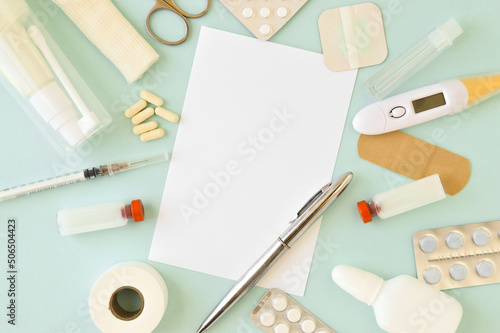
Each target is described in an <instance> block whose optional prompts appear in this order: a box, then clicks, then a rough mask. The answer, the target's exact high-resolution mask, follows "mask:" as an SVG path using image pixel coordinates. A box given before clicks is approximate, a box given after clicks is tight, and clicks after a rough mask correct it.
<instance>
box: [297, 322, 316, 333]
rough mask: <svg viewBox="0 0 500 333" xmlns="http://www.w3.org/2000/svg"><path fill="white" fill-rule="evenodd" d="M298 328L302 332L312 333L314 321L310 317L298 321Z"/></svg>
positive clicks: (314, 328)
mask: <svg viewBox="0 0 500 333" xmlns="http://www.w3.org/2000/svg"><path fill="white" fill-rule="evenodd" d="M300 329H301V330H302V332H304V333H313V332H314V330H316V323H315V322H314V321H313V320H311V319H306V320H304V321H303V322H301V323H300Z"/></svg>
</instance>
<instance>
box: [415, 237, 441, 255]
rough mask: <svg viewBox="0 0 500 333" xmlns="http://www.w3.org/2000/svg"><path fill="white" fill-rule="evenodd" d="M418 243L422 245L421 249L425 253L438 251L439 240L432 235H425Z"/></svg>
mask: <svg viewBox="0 0 500 333" xmlns="http://www.w3.org/2000/svg"><path fill="white" fill-rule="evenodd" d="M418 245H419V246H420V249H421V250H422V251H424V252H425V253H432V252H434V251H436V248H437V240H436V238H434V237H432V236H424V237H422V238H420V240H419V241H418Z"/></svg>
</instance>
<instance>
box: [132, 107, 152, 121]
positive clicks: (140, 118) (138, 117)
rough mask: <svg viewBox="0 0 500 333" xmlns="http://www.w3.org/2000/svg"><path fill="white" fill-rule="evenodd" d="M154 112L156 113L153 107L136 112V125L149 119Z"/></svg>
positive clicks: (134, 119)
mask: <svg viewBox="0 0 500 333" xmlns="http://www.w3.org/2000/svg"><path fill="white" fill-rule="evenodd" d="M154 114H155V110H154V109H153V108H151V107H149V108H147V109H146V110H144V111H141V112H139V113H138V114H136V115H135V116H133V117H132V123H133V124H134V125H138V124H140V123H142V122H143V121H144V120H146V119H148V118H149V117H151V116H152V115H154Z"/></svg>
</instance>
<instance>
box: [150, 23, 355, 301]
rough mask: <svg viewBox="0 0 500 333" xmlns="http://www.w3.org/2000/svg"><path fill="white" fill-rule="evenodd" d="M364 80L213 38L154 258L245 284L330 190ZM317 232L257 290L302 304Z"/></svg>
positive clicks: (251, 44) (241, 40) (205, 44)
mask: <svg viewBox="0 0 500 333" xmlns="http://www.w3.org/2000/svg"><path fill="white" fill-rule="evenodd" d="M355 78H356V71H355V70H354V71H347V72H342V73H335V72H332V71H330V70H328V69H327V68H326V67H325V65H324V62H323V57H322V55H321V54H316V53H312V52H308V51H303V50H299V49H295V48H291V47H287V46H283V45H278V44H273V43H270V42H263V41H259V40H257V39H254V38H249V37H244V36H240V35H236V34H232V33H228V32H223V31H219V30H215V29H211V28H207V27H203V28H202V30H201V33H200V37H199V41H198V46H197V50H196V55H195V59H194V63H193V68H192V72H191V77H190V81H189V86H188V89H187V93H186V99H185V102H184V109H183V111H182V119H181V122H180V125H179V130H178V134H177V138H176V142H175V146H174V151H173V153H172V161H171V164H170V168H169V172H168V176H167V180H166V184H165V191H164V194H163V199H162V203H161V208H160V212H159V216H158V221H157V224H156V229H155V233H154V237H153V243H152V247H151V252H150V256H149V258H150V259H151V260H154V261H158V262H162V263H165V264H169V265H175V266H179V267H183V268H186V269H190V270H194V271H198V272H203V273H207V274H212V275H216V276H220V277H224V278H228V279H232V280H237V279H239V278H240V276H241V275H242V274H243V273H245V272H246V270H247V269H248V268H249V267H250V266H251V265H252V264H253V263H254V261H255V260H257V259H258V258H259V257H260V255H261V254H262V253H264V251H265V250H266V249H267V248H268V247H269V246H270V245H271V243H273V242H274V241H275V240H276V239H277V237H278V236H279V235H280V234H281V233H282V232H283V231H284V230H285V229H286V228H287V227H288V223H289V221H290V220H291V219H292V218H293V217H294V216H295V215H296V213H297V212H298V211H299V209H300V208H301V207H302V206H303V205H304V204H305V203H306V201H307V200H308V199H309V198H310V197H311V196H312V195H313V194H315V193H316V192H317V191H318V190H319V189H320V188H321V187H322V186H324V185H325V184H326V183H328V182H330V181H331V178H332V173H333V169H334V166H335V160H336V157H337V152H338V148H339V145H340V141H341V137H342V131H343V128H344V123H345V119H346V115H347V111H348V107H349V102H350V98H351V94H352V89H353V86H354V82H355ZM342 171H348V170H342ZM333 209H334V208H333ZM319 227H320V224H319V222H318V223H316V224H315V225H314V226H313V227H312V228H311V229H309V231H308V232H307V233H306V234H305V235H304V236H303V237H302V238H301V239H300V240H299V241H298V242H297V243H296V244H295V245H294V246H293V247H292V249H291V250H289V251H288V252H287V253H286V254H285V255H284V256H283V257H282V258H281V260H279V261H278V263H277V264H276V265H275V266H273V268H272V269H271V270H270V271H269V272H268V274H267V275H266V276H265V277H264V279H263V280H261V282H260V283H259V285H260V286H263V287H266V288H271V287H277V288H281V289H283V290H285V291H286V292H289V293H292V294H295V295H303V294H304V291H305V286H306V283H307V276H308V274H309V269H310V263H311V259H312V256H313V253H314V247H315V243H316V239H317V236H318V231H319Z"/></svg>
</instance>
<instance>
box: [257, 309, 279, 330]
mask: <svg viewBox="0 0 500 333" xmlns="http://www.w3.org/2000/svg"><path fill="white" fill-rule="evenodd" d="M275 322H276V317H275V316H274V315H273V314H272V313H271V312H264V313H263V314H261V315H260V323H261V324H262V325H264V326H266V327H271V326H273V325H274V323H275Z"/></svg>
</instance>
